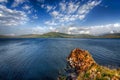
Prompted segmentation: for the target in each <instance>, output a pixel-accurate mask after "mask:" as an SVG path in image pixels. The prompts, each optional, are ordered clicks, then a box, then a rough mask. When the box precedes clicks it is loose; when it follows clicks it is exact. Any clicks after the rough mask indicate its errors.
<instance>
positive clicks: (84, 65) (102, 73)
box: [58, 48, 120, 80]
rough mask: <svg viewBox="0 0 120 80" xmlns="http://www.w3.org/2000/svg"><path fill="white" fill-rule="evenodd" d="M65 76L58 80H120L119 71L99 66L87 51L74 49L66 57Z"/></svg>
mask: <svg viewBox="0 0 120 80" xmlns="http://www.w3.org/2000/svg"><path fill="white" fill-rule="evenodd" d="M67 62H68V66H69V67H67V69H66V71H67V75H66V76H64V78H62V79H61V77H59V78H58V80H120V70H119V69H109V68H108V67H105V66H100V65H99V64H97V63H96V62H95V60H94V59H93V58H92V55H91V54H90V53H89V52H88V51H87V50H82V49H79V48H76V49H74V50H72V51H71V53H70V55H69V56H68V57H67Z"/></svg>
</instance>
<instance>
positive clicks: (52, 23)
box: [45, 21, 57, 26]
mask: <svg viewBox="0 0 120 80" xmlns="http://www.w3.org/2000/svg"><path fill="white" fill-rule="evenodd" d="M45 24H47V25H50V26H55V25H57V23H55V21H46V22H45Z"/></svg>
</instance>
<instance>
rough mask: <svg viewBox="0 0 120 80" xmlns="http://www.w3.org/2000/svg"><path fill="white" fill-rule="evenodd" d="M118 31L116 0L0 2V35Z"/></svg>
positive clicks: (119, 2) (119, 16) (119, 0)
mask: <svg viewBox="0 0 120 80" xmlns="http://www.w3.org/2000/svg"><path fill="white" fill-rule="evenodd" d="M47 32H63V33H68V34H92V35H100V34H106V33H119V32H120V0H0V34H1V35H3V34H4V35H23V34H43V33H47Z"/></svg>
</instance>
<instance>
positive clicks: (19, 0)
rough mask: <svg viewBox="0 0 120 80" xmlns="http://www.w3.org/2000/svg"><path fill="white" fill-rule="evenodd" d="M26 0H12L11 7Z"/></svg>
mask: <svg viewBox="0 0 120 80" xmlns="http://www.w3.org/2000/svg"><path fill="white" fill-rule="evenodd" d="M25 1H26V0H14V2H13V4H12V7H17V6H18V5H20V4H22V3H24V2H25Z"/></svg>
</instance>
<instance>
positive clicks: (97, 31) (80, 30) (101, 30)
mask: <svg viewBox="0 0 120 80" xmlns="http://www.w3.org/2000/svg"><path fill="white" fill-rule="evenodd" d="M116 26H117V27H116ZM55 30H56V31H58V32H63V33H67V34H90V35H101V34H107V33H120V24H119V23H115V24H106V25H98V26H89V27H86V26H80V27H76V26H68V27H66V26H63V27H58V28H56V29H55Z"/></svg>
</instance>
